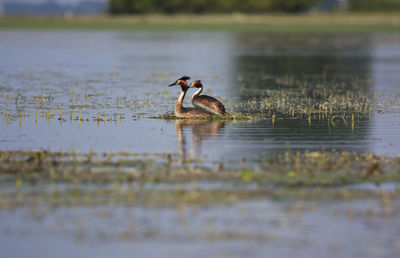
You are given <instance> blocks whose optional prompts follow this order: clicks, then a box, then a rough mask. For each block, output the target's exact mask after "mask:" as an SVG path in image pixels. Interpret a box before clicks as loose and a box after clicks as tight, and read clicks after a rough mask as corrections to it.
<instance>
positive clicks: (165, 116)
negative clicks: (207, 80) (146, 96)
mask: <svg viewBox="0 0 400 258" xmlns="http://www.w3.org/2000/svg"><path fill="white" fill-rule="evenodd" d="M150 118H158V119H165V120H209V121H215V120H243V121H246V120H255V119H257V118H259V117H257V116H254V115H245V114H240V113H230V114H229V115H224V116H221V115H208V116H202V117H191V118H186V117H177V116H175V114H174V113H172V112H168V113H165V114H159V115H158V116H155V117H150Z"/></svg>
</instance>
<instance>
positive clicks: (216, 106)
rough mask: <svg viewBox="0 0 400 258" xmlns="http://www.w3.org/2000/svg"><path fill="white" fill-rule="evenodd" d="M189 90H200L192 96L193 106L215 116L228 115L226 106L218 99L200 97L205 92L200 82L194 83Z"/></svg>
mask: <svg viewBox="0 0 400 258" xmlns="http://www.w3.org/2000/svg"><path fill="white" fill-rule="evenodd" d="M189 88H198V90H197V91H196V92H195V93H194V94H193V96H192V104H193V106H195V107H197V108H200V109H202V110H204V111H205V112H208V113H210V114H214V115H220V116H223V115H227V112H226V110H225V106H224V104H222V102H221V101H219V100H218V99H216V98H213V97H210V96H207V95H200V94H201V92H202V91H203V84H202V83H201V81H200V80H197V81H194V82H192V83H191V84H190V85H189Z"/></svg>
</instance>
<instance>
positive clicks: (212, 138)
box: [0, 31, 400, 163]
mask: <svg viewBox="0 0 400 258" xmlns="http://www.w3.org/2000/svg"><path fill="white" fill-rule="evenodd" d="M0 41H1V44H0V54H1V56H2V58H1V61H0V86H1V89H2V98H1V100H0V101H1V102H0V104H1V107H2V109H3V108H5V111H6V113H10V115H15V116H18V112H22V113H23V115H24V116H23V118H22V119H17V118H16V119H14V120H15V121H11V120H12V119H10V121H9V122H8V123H5V121H4V119H3V120H2V121H3V122H2V123H1V124H0V132H1V134H0V135H1V136H0V143H1V148H2V149H50V150H60V149H63V150H71V149H74V150H76V151H78V152H87V151H89V150H90V149H93V150H96V151H105V152H111V151H119V150H121V149H126V150H130V151H136V152H139V153H141V152H150V153H151V152H154V151H158V152H172V153H177V152H181V151H185V152H188V153H191V155H195V156H199V157H202V158H204V159H208V160H210V161H211V162H213V161H219V160H239V159H241V158H243V157H245V158H246V159H247V160H249V161H254V162H256V163H257V162H258V161H259V160H260V156H261V155H267V154H273V153H277V152H284V151H287V150H288V149H290V150H292V151H298V150H300V151H304V150H321V149H326V150H332V149H333V150H350V151H357V152H375V153H378V154H385V155H392V156H393V155H397V154H398V153H399V150H400V137H397V134H398V131H399V129H400V114H399V113H398V111H399V109H398V107H397V109H396V110H395V112H390V113H389V114H387V113H385V114H378V113H373V114H372V115H371V116H370V117H369V118H368V119H360V121H357V122H356V123H355V125H354V127H353V128H351V127H350V126H349V125H345V124H343V123H338V124H337V125H335V126H334V127H332V126H329V124H328V123H327V122H326V121H316V122H313V123H312V124H311V125H309V124H308V123H307V119H305V118H304V117H303V118H293V117H287V116H284V115H281V116H278V117H277V118H276V122H275V123H274V124H272V123H271V118H270V117H269V118H268V117H266V119H261V120H257V121H255V122H234V123H230V122H220V123H219V122H214V123H201V122H200V123H195V122H191V123H188V122H181V121H178V122H174V121H172V122H170V121H163V120H159V119H149V118H148V117H149V116H154V115H158V114H160V113H166V112H168V111H169V112H171V111H172V110H173V106H174V102H175V100H176V98H177V96H178V95H179V89H178V88H167V87H166V85H168V84H169V83H170V82H172V81H174V80H175V79H176V78H177V77H180V76H181V75H185V74H187V75H190V76H191V77H192V78H193V79H201V80H202V81H203V84H204V85H205V90H211V93H210V94H211V95H213V96H217V97H218V96H222V97H223V99H224V100H225V102H226V105H227V108H228V109H229V110H230V109H232V108H234V106H235V104H237V103H240V102H242V101H245V100H247V99H249V98H250V97H254V96H257V95H258V92H260V91H263V90H266V89H267V90H268V89H277V88H280V89H283V90H292V89H293V87H294V88H296V87H300V86H301V85H296V84H294V86H293V85H292V86H290V87H288V86H285V84H284V83H283V84H282V83H281V84H280V83H279V80H278V79H280V78H285V77H288V78H291V79H292V80H294V81H296V80H299V81H302V80H303V81H304V80H308V81H311V82H312V81H313V80H316V81H318V80H319V81H320V79H321V78H323V80H325V82H326V87H328V88H329V87H330V84H332V83H334V84H342V85H350V86H349V87H351V83H352V81H354V80H359V81H362V82H365V83H361V86H360V88H361V89H362V90H363V91H365V92H367V93H371V94H374V93H376V92H378V93H383V94H384V93H387V94H391V93H393V92H396V91H397V88H398V87H399V86H400V74H399V73H398V67H399V65H400V35H398V34H359V35H357V34H356V35H350V34H294V35H293V34H262V33H261V34H260V33H258V34H252V33H227V32H92V31H79V32H76V31H75V32H65V31H63V32H57V31H41V32H38V31H2V32H1V33H0ZM285 87H286V88H285ZM310 87H313V85H311V86H310ZM244 89H245V90H244ZM357 90H359V89H357ZM249 92H251V94H249ZM190 94H191V93H190V92H189V94H188V95H190ZM18 95H19V100H18V103H19V106H16V105H15V98H16V96H18ZM43 99H44V100H43ZM42 100H43V102H42ZM121 103H122V104H121ZM74 104H79V105H84V106H85V108H83V109H82V110H81V112H82V117H83V118H84V119H90V120H91V121H88V122H82V123H81V124H79V123H78V121H76V120H75V121H70V119H68V118H69V116H70V114H69V112H71V110H72V111H74V113H73V116H78V112H79V108H75V109H74V108H71V106H73V105H74ZM59 105H60V106H61V108H62V109H63V112H64V117H65V118H66V120H68V121H65V122H63V123H60V121H59V120H57V117H59V113H60V110H54V111H53V113H54V114H55V118H53V119H49V121H46V119H43V117H42V118H41V117H40V115H39V118H38V119H37V120H38V121H35V112H36V108H37V107H39V111H38V112H47V109H46V108H49V107H51V108H57V107H58V106H59ZM186 105H188V106H190V105H191V103H190V96H188V97H187V99H186ZM41 107H42V108H43V109H41ZM104 112H106V117H108V116H110V115H112V116H114V114H117V118H118V119H117V122H116V123H115V122H112V121H111V122H107V121H106V122H101V123H99V124H98V123H96V122H94V121H93V119H94V118H96V117H97V115H98V114H100V115H103V113H104ZM120 114H122V115H123V117H124V119H122V120H121V119H120ZM133 116H139V117H133Z"/></svg>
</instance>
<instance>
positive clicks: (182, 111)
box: [168, 76, 210, 118]
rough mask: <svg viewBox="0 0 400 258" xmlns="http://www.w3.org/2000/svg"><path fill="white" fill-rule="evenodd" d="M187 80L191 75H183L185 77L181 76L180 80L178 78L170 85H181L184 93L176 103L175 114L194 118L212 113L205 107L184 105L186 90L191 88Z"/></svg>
mask: <svg viewBox="0 0 400 258" xmlns="http://www.w3.org/2000/svg"><path fill="white" fill-rule="evenodd" d="M187 80H190V77H188V76H183V77H181V78H179V79H178V80H176V81H175V82H173V83H171V84H170V85H168V87H170V86H174V85H180V86H181V88H182V93H181V95H179V98H178V100H177V101H176V104H175V109H174V113H175V116H177V117H182V118H184V117H185V118H194V117H204V116H209V115H210V113H209V112H207V111H205V110H203V109H200V108H190V107H184V106H183V105H182V103H183V99H184V98H185V95H186V92H187V90H188V89H189V86H188V84H187V82H186V81H187Z"/></svg>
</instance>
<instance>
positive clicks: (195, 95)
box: [192, 86, 203, 99]
mask: <svg viewBox="0 0 400 258" xmlns="http://www.w3.org/2000/svg"><path fill="white" fill-rule="evenodd" d="M202 91H203V86H201V87H200V88H199V89H198V90H197V91H196V92H195V93H194V94H193V96H192V99H194V98H197V97H198V96H200V93H201V92H202Z"/></svg>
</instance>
